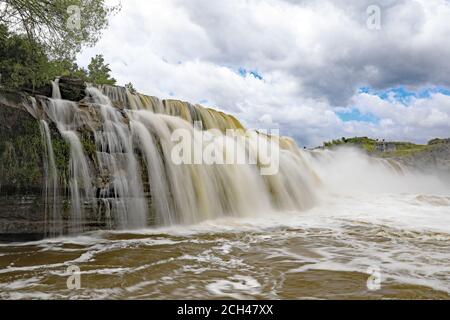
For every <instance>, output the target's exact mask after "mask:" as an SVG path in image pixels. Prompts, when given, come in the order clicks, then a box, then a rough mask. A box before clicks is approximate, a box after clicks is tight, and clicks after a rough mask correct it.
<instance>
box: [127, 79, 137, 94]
mask: <svg viewBox="0 0 450 320" xmlns="http://www.w3.org/2000/svg"><path fill="white" fill-rule="evenodd" d="M125 88H127V89H128V91H129V92H130V93H131V94H136V93H137V91H136V89H135V88H134V86H133V84H132V83H131V82H128V83H127V84H126V85H125Z"/></svg>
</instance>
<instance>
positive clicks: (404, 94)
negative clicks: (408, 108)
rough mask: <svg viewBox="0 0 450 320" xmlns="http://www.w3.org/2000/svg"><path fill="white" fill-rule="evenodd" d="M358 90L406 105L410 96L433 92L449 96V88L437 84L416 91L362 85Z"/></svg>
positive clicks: (424, 96) (420, 96) (415, 96)
mask: <svg viewBox="0 0 450 320" xmlns="http://www.w3.org/2000/svg"><path fill="white" fill-rule="evenodd" d="M358 92H359V93H368V94H372V95H376V96H378V97H380V98H381V99H383V100H389V99H392V98H393V99H394V100H395V101H397V102H400V103H403V104H404V105H408V104H409V102H410V101H411V99H412V98H420V99H427V98H430V97H431V95H432V94H435V93H441V94H444V95H447V96H450V89H448V88H445V87H439V86H436V87H428V88H423V89H420V90H417V91H412V90H408V89H406V88H405V87H403V86H400V87H397V88H390V89H386V90H375V89H373V88H371V87H362V88H360V89H359V91H358Z"/></svg>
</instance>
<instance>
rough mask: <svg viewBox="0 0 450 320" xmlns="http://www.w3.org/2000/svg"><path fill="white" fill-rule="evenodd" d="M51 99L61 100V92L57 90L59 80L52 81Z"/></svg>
mask: <svg viewBox="0 0 450 320" xmlns="http://www.w3.org/2000/svg"><path fill="white" fill-rule="evenodd" d="M52 98H53V99H61V90H60V88H59V78H56V79H55V80H53V81H52Z"/></svg>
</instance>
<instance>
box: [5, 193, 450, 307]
mask: <svg viewBox="0 0 450 320" xmlns="http://www.w3.org/2000/svg"><path fill="white" fill-rule="evenodd" d="M449 199H450V198H449V197H448V196H427V195H412V194H405V195H398V194H396V195H392V194H383V195H376V196H373V195H372V196H367V195H366V196H363V195H359V196H355V197H348V198H345V199H343V198H342V197H340V198H339V199H337V198H336V199H334V200H330V201H328V202H326V203H323V204H322V205H321V206H318V207H317V208H314V209H311V210H309V211H307V212H286V213H281V214H276V215H273V214H272V215H271V214H268V215H263V216H261V217H259V218H249V219H222V220H214V221H208V222H204V223H202V224H199V225H195V226H188V227H172V228H167V229H148V230H139V231H133V232H126V231H124V232H94V233H88V234H83V235H81V236H78V237H73V238H59V239H48V240H43V241H39V242H31V243H15V244H2V245H0V298H1V299H223V298H224V299H449V298H450V295H449V293H450V233H449V229H448V228H449V226H450V209H449V201H450V200H449ZM73 266H75V267H77V268H79V270H80V288H79V289H77V288H75V289H73V288H72V289H68V286H67V280H68V278H69V276H71V275H72V274H70V273H68V269H69V267H73ZM374 270H375V273H374ZM371 276H372V277H371ZM378 280H379V281H378ZM378 284H379V285H378ZM371 289H372V290H371Z"/></svg>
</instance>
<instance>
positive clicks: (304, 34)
mask: <svg viewBox="0 0 450 320" xmlns="http://www.w3.org/2000/svg"><path fill="white" fill-rule="evenodd" d="M122 4H123V10H122V12H120V13H119V14H118V15H117V16H115V17H113V18H112V20H111V26H110V28H109V29H108V30H107V31H106V32H105V34H104V37H103V38H102V40H101V41H100V42H99V43H98V45H97V46H96V47H94V48H90V49H87V50H85V51H84V52H83V54H82V55H80V57H79V61H80V63H81V64H83V65H86V64H87V63H88V62H89V58H90V56H93V55H94V54H96V53H103V54H104V55H105V58H106V60H107V61H109V62H110V63H111V68H112V70H113V72H114V76H115V77H116V78H117V79H118V80H119V82H121V83H126V82H130V81H131V82H133V84H134V85H135V87H136V88H137V89H138V90H139V91H142V92H145V93H148V94H152V95H156V96H159V97H161V98H165V97H169V96H174V97H176V98H180V99H184V100H188V101H190V102H193V103H200V102H205V101H207V103H208V105H209V106H212V107H216V108H219V109H222V110H224V111H227V112H231V113H233V114H235V115H236V116H238V117H239V118H240V119H241V120H242V121H243V122H244V123H245V124H246V125H248V126H252V127H256V128H267V127H269V126H279V127H280V129H281V132H282V133H283V134H288V135H291V136H293V137H295V138H296V139H297V141H299V143H301V144H305V145H315V144H320V143H321V141H323V140H328V139H331V138H335V137H336V136H344V135H372V136H376V137H381V136H382V137H386V138H402V139H412V140H414V141H421V142H423V141H425V140H426V139H428V138H429V137H431V136H433V135H435V136H445V135H448V132H450V131H449V130H448V129H449V126H448V125H446V124H445V123H444V122H445V119H447V118H446V117H448V115H449V112H448V110H449V104H448V101H447V99H448V97H447V96H446V95H444V94H433V95H429V96H427V97H422V98H416V97H414V98H412V99H408V104H409V105H408V106H405V105H404V104H402V103H401V102H398V101H397V102H396V101H393V100H386V99H382V98H380V97H379V96H377V95H376V94H373V93H370V92H361V91H360V88H362V87H369V88H372V89H373V90H378V91H380V90H390V89H392V88H399V87H405V88H408V90H412V91H419V90H422V89H423V88H427V87H430V86H442V87H450V77H449V76H448V75H449V74H450V60H449V59H448V57H449V56H450V42H449V41H448V38H449V36H450V24H449V23H448V21H449V19H450V4H449V2H448V1H445V0H411V1H409V0H408V1H406V0H400V1H393V0H384V1H383V0H379V1H378V5H379V6H380V9H381V30H369V29H368V28H367V26H366V22H367V18H368V15H367V12H366V9H367V7H368V6H369V5H372V4H373V1H365V0H364V1H347V0H337V1H331V0H330V1H328V0H323V1H312V0H298V1H295V0H258V1H257V0H245V1H244V0H227V1H208V0H152V1H141V0H127V1H123V2H122ZM438 103H441V105H440V106H439V105H438ZM354 108H356V110H358V112H360V113H362V114H366V115H367V114H368V113H370V114H371V115H374V116H375V117H377V118H378V119H379V122H377V123H374V122H371V121H366V120H367V119H364V118H363V119H359V120H360V121H358V119H355V121H345V119H342V115H341V116H340V114H339V113H340V112H342V111H343V110H344V111H346V112H351V110H352V109H354ZM420 119H422V121H419V120H420Z"/></svg>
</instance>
